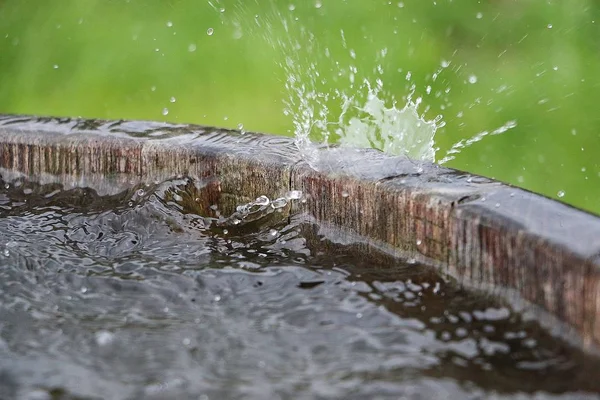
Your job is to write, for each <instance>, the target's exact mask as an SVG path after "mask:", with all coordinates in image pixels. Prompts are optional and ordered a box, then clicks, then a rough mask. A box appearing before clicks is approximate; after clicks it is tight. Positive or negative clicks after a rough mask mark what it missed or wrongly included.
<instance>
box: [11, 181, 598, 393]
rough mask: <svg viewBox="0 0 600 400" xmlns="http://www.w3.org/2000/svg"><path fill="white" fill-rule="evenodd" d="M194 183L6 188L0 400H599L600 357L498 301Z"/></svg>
mask: <svg viewBox="0 0 600 400" xmlns="http://www.w3.org/2000/svg"><path fill="white" fill-rule="evenodd" d="M190 184H194V185H196V187H201V186H202V182H201V181H194V182H193V181H192V180H190V179H188V178H185V177H179V178H174V179H172V180H167V181H165V182H162V183H157V184H153V185H148V186H138V187H134V188H131V189H130V190H128V191H124V192H122V193H119V194H116V195H112V196H99V195H97V194H96V192H95V191H94V190H91V189H85V188H76V189H70V190H65V189H63V188H62V187H61V186H60V185H58V184H46V185H39V184H37V183H35V182H29V181H26V180H23V179H17V180H11V181H1V182H0V398H2V399H12V398H23V399H73V398H76V399H97V398H106V399H166V398H177V399H238V398H239V399H241V398H244V399H247V398H255V399H298V398H300V399H301V398H317V399H342V398H343V399H363V398H381V399H387V398H389V399H397V398H408V399H434V398H444V399H446V398H452V399H454V398H455V399H483V398H485V399H488V398H530V397H534V398H538V399H546V398H556V397H558V398H577V399H580V398H597V397H598V396H597V394H598V393H600V383H599V382H598V381H597V379H595V378H594V377H595V374H596V373H595V371H598V366H599V363H598V361H597V360H596V359H594V358H592V357H590V356H586V355H584V354H583V353H581V352H580V351H579V350H577V349H575V348H572V347H570V346H569V345H568V344H566V343H565V342H563V341H561V340H560V339H557V338H553V337H552V336H550V335H549V334H548V332H547V331H545V330H544V329H542V328H541V327H540V326H539V325H538V324H537V323H535V322H533V321H525V320H524V319H523V318H522V317H521V315H520V314H518V313H516V312H514V311H512V310H511V309H510V308H509V307H506V306H505V305H503V304H501V303H499V302H498V301H495V300H493V299H490V298H487V297H483V296H481V295H477V294H474V293H470V292H467V291H464V290H461V289H460V288H459V287H457V286H456V285H455V284H453V283H452V282H450V281H448V280H447V279H445V278H443V277H441V276H439V275H438V274H436V273H435V272H434V271H432V270H431V269H429V268H426V267H424V266H419V265H414V264H402V263H397V265H395V266H383V265H377V264H376V263H374V262H370V261H368V260H367V261H365V260H360V259H357V258H356V257H352V256H351V255H349V254H351V251H350V250H351V248H350V247H339V248H338V249H337V251H335V253H334V254H332V253H327V254H325V253H323V252H322V251H321V250H322V249H321V248H320V247H319V246H318V243H319V241H320V240H324V241H326V239H325V238H319V237H318V235H317V236H316V238H315V236H314V232H317V230H315V229H314V227H312V226H310V225H306V224H302V223H301V222H300V219H298V218H295V217H292V218H287V217H285V215H284V214H281V217H280V218H278V217H277V216H278V214H277V210H271V212H269V213H267V212H262V211H261V214H256V216H257V218H247V219H243V220H242V221H241V222H238V223H236V222H234V220H233V219H232V218H229V219H227V218H224V217H226V216H222V215H221V216H220V217H219V210H218V209H216V207H212V208H210V213H205V215H199V214H198V213H194V212H191V211H190V207H189V206H188V205H186V204H185V200H184V199H185V188H186V185H187V187H189V185H190ZM290 201H296V200H295V199H294V200H290ZM297 201H300V200H297ZM253 207H254V206H253ZM255 208H256V207H255ZM259 208H260V207H259ZM263 210H264V209H263ZM242 211H243V210H242ZM311 232H313V233H311ZM311 235H312V236H311ZM555 396H556V397H555Z"/></svg>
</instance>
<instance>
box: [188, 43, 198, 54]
mask: <svg viewBox="0 0 600 400" xmlns="http://www.w3.org/2000/svg"><path fill="white" fill-rule="evenodd" d="M188 51H189V52H190V53H193V52H195V51H196V43H190V44H189V45H188Z"/></svg>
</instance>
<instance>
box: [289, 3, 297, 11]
mask: <svg viewBox="0 0 600 400" xmlns="http://www.w3.org/2000/svg"><path fill="white" fill-rule="evenodd" d="M295 9H296V6H295V5H293V4H290V5H289V6H288V10H290V11H294V10H295Z"/></svg>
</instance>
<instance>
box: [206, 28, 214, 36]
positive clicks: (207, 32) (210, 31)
mask: <svg viewBox="0 0 600 400" xmlns="http://www.w3.org/2000/svg"><path fill="white" fill-rule="evenodd" d="M214 32H215V30H214V29H213V28H208V29H207V30H206V34H207V35H208V36H212V34H213V33H214Z"/></svg>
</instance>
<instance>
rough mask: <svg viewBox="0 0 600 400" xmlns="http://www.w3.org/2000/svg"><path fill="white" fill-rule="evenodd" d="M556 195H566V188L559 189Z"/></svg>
mask: <svg viewBox="0 0 600 400" xmlns="http://www.w3.org/2000/svg"><path fill="white" fill-rule="evenodd" d="M556 195H557V196H558V197H565V191H564V190H559V191H558V193H556Z"/></svg>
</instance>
